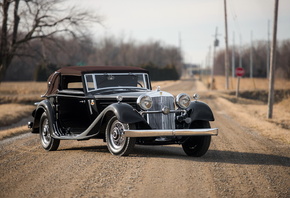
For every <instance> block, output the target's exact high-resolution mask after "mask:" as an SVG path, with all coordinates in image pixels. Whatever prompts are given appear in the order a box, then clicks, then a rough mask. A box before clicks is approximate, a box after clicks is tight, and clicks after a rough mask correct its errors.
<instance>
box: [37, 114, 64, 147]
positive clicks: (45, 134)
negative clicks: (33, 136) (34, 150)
mask: <svg viewBox="0 0 290 198" xmlns="http://www.w3.org/2000/svg"><path fill="white" fill-rule="evenodd" d="M49 122H50V121H49V118H48V116H47V115H46V113H45V112H44V113H43V114H42V116H41V118H40V127H39V136H40V141H41V145H42V147H43V148H44V149H45V150H47V151H55V150H57V148H58V146H59V142H60V140H58V139H54V138H53V137H52V136H51V129H50V123H49Z"/></svg>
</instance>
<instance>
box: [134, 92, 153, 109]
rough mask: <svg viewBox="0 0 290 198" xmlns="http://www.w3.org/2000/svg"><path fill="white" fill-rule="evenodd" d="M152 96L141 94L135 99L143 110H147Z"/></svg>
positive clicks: (150, 105)
mask: <svg viewBox="0 0 290 198" xmlns="http://www.w3.org/2000/svg"><path fill="white" fill-rule="evenodd" d="M152 103H153V102H152V98H151V97H150V96H148V95H141V96H139V97H138V99H137V104H138V105H139V107H140V108H141V109H143V110H148V109H150V108H151V107H152Z"/></svg>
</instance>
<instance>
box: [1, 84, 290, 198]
mask: <svg viewBox="0 0 290 198" xmlns="http://www.w3.org/2000/svg"><path fill="white" fill-rule="evenodd" d="M195 88H196V87H195V84H194V82H193V81H182V82H177V83H175V84H174V85H172V86H167V87H165V90H172V91H178V92H179V91H180V92H181V91H190V93H191V94H192V93H193V90H194V89H195ZM205 101H206V102H207V103H208V104H209V105H210V106H211V107H212V109H213V111H214V114H215V118H216V121H215V122H213V123H212V127H218V128H219V135H218V136H217V137H213V138H212V144H211V146H210V150H209V151H208V153H207V154H206V155H205V156H203V157H201V158H191V157H187V156H186V155H185V154H184V152H183V150H182V148H181V146H178V145H176V146H138V145H137V146H136V147H135V151H134V153H133V154H131V155H130V156H128V157H116V156H112V155H111V154H110V153H109V152H108V150H107V148H106V145H105V143H103V142H102V141H101V140H98V141H96V140H89V141H81V142H77V141H61V145H60V148H59V149H58V150H57V151H55V152H46V151H44V150H43V149H42V148H41V146H40V142H39V138H38V135H35V134H30V133H27V134H24V135H21V136H17V137H14V138H10V139H6V140H2V141H1V142H0V175H1V177H0V197H5V198H6V197H14V198H15V197H151V198H153V197H166V198H170V197H271V198H272V197H285V198H286V197H290V146H289V145H287V144H282V143H277V142H274V141H271V140H268V139H267V138H265V137H263V136H260V135H259V133H257V132H256V131H253V130H252V129H249V128H247V126H241V124H240V123H239V122H238V120H233V118H231V117H230V116H229V115H228V114H227V112H226V108H227V107H223V106H221V104H219V103H217V102H216V100H215V99H214V98H213V97H211V98H209V99H205Z"/></svg>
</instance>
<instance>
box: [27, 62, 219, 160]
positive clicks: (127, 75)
mask: <svg viewBox="0 0 290 198" xmlns="http://www.w3.org/2000/svg"><path fill="white" fill-rule="evenodd" d="M42 97H43V98H44V100H42V101H41V102H39V103H36V105H37V107H36V109H35V110H34V111H33V113H32V115H33V117H34V122H29V123H28V127H29V128H31V130H32V133H39V135H40V141H41V144H42V146H43V148H44V149H45V150H48V151H53V150H57V148H58V146H59V143H60V140H88V139H91V138H98V139H103V140H104V141H105V142H106V143H107V146H108V149H109V151H110V152H111V153H112V154H113V155H120V156H123V155H128V154H130V152H131V151H132V149H133V147H134V145H135V144H143V145H165V144H181V145H182V148H183V150H184V151H185V153H186V154H187V155H189V156H194V157H200V156H202V155H204V154H205V153H206V152H207V150H208V148H209V146H210V142H211V136H212V135H217V133H218V129H217V128H211V127H210V124H209V121H214V116H213V113H212V111H211V109H210V108H209V106H208V105H207V104H205V103H203V102H200V101H197V99H196V98H194V100H193V101H191V99H190V97H189V96H188V95H187V94H185V93H180V94H179V95H177V96H176V97H174V96H173V95H171V94H170V93H167V92H164V91H162V90H160V88H157V90H152V88H151V83H150V79H149V74H148V71H147V70H144V69H141V68H137V67H112V66H102V67H96V66H82V67H80V66H71V67H64V68H61V69H59V70H57V71H56V72H55V73H53V74H52V75H51V76H50V77H49V79H48V89H47V92H46V93H45V94H44V95H43V96H42Z"/></svg>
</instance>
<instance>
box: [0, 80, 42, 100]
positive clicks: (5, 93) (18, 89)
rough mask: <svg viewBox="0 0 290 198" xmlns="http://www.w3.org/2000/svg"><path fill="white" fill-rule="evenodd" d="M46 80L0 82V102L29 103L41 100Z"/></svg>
mask: <svg viewBox="0 0 290 198" xmlns="http://www.w3.org/2000/svg"><path fill="white" fill-rule="evenodd" d="M46 88H47V84H46V82H2V83H1V84H0V104H5V103H27V104H28V103H30V104H32V103H33V102H36V101H39V100H41V97H40V95H41V94H44V93H45V92H46Z"/></svg>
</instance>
